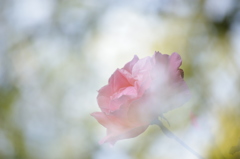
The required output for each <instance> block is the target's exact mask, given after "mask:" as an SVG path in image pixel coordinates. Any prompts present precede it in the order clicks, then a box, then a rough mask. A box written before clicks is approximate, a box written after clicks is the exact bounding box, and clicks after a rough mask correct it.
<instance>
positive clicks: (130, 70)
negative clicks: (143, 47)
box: [123, 55, 139, 73]
mask: <svg viewBox="0 0 240 159" xmlns="http://www.w3.org/2000/svg"><path fill="white" fill-rule="evenodd" d="M138 60H139V58H138V56H137V55H134V57H133V59H132V60H131V61H130V62H128V63H127V64H126V65H125V66H124V67H123V69H125V70H127V71H128V72H129V73H132V68H133V66H134V65H135V64H136V63H137V62H138Z"/></svg>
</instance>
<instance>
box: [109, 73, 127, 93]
mask: <svg viewBox="0 0 240 159" xmlns="http://www.w3.org/2000/svg"><path fill="white" fill-rule="evenodd" d="M108 83H109V85H110V87H111V89H112V92H116V91H118V90H119V89H120V88H123V87H128V86H129V85H130V83H129V82H128V80H127V79H126V78H125V77H124V76H123V74H122V73H121V72H120V70H119V69H117V70H116V71H115V72H114V73H113V75H112V76H111V77H110V79H109V82H108Z"/></svg>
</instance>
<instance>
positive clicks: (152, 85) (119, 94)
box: [91, 52, 189, 145]
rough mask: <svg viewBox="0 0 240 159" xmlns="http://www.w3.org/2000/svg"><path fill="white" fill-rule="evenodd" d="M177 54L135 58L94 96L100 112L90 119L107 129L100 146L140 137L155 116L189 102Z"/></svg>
mask: <svg viewBox="0 0 240 159" xmlns="http://www.w3.org/2000/svg"><path fill="white" fill-rule="evenodd" d="M181 64H182V60H181V57H180V55H179V54H177V53H173V54H172V55H170V56H169V55H165V54H161V53H159V52H155V54H154V55H153V57H145V58H143V59H139V58H138V57H137V56H136V55H135V56H134V58H133V59H132V60H131V61H130V62H128V63H127V64H126V65H125V66H124V67H123V68H121V69H117V70H116V71H115V72H114V73H113V75H112V76H111V77H110V79H109V81H108V85H106V86H104V87H102V88H101V89H100V90H99V94H98V96H97V100H98V105H99V107H100V109H101V112H95V113H92V114H91V115H92V116H93V117H95V118H96V119H97V120H98V122H99V123H100V124H102V125H103V126H104V127H106V128H107V136H106V137H105V138H103V139H102V140H101V141H100V143H101V144H102V143H110V144H112V145H113V144H114V143H115V142H116V141H118V140H121V139H127V138H133V137H136V136H138V135H139V134H141V133H143V132H144V131H145V130H146V129H147V127H148V126H149V125H150V124H151V122H152V121H153V120H154V119H156V118H157V117H158V116H159V115H162V114H163V113H165V112H167V111H170V110H172V109H174V108H176V107H179V106H181V105H182V104H184V103H185V102H186V101H187V99H188V98H189V90H188V87H187V85H186V83H185V81H184V80H183V70H182V69H179V67H180V66H181Z"/></svg>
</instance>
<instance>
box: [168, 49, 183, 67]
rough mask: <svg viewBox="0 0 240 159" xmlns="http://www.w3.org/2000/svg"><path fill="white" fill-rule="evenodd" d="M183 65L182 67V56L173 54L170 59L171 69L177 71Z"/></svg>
mask: <svg viewBox="0 0 240 159" xmlns="http://www.w3.org/2000/svg"><path fill="white" fill-rule="evenodd" d="M181 65H182V59H181V56H180V55H179V54H178V53H176V52H174V53H172V55H171V56H170V58H169V67H171V68H172V69H176V70H177V69H178V68H179V67H180V66H181Z"/></svg>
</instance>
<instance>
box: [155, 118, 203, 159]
mask: <svg viewBox="0 0 240 159" xmlns="http://www.w3.org/2000/svg"><path fill="white" fill-rule="evenodd" d="M153 124H156V125H158V126H159V127H160V128H161V129H162V131H163V133H164V134H165V135H166V136H167V137H169V138H172V139H174V140H175V141H177V142H178V143H179V144H181V145H182V146H183V147H184V148H186V149H187V150H188V151H189V152H191V153H192V154H193V155H194V156H196V157H197V158H199V159H204V158H203V157H202V156H200V155H199V154H198V153H197V152H195V151H194V150H193V149H191V148H190V147H189V146H188V145H187V144H185V143H184V142H183V141H182V140H181V139H179V138H178V137H177V136H176V135H174V134H173V133H172V132H171V131H170V130H168V128H166V127H165V126H164V125H163V123H162V122H161V121H160V120H158V119H156V120H154V122H153Z"/></svg>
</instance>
